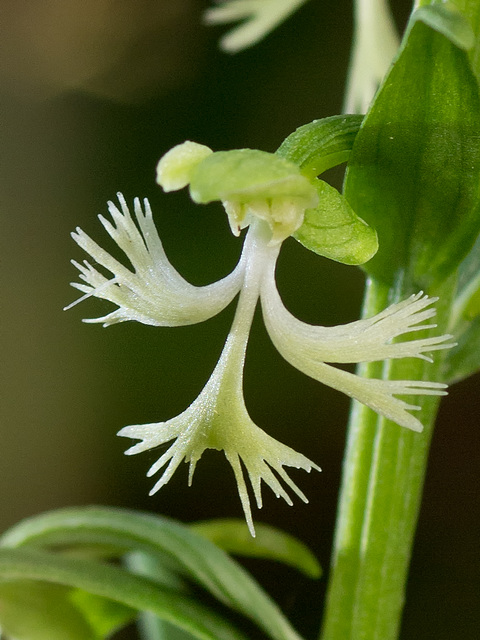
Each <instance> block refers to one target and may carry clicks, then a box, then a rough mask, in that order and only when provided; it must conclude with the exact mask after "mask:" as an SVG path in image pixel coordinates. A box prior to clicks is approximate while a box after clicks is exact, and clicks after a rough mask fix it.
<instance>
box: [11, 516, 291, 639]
mask: <svg viewBox="0 0 480 640" xmlns="http://www.w3.org/2000/svg"><path fill="white" fill-rule="evenodd" d="M98 544H106V545H111V546H113V547H116V548H117V549H118V553H119V554H122V553H124V552H125V551H130V550H132V551H144V552H146V553H148V554H152V555H155V556H157V555H158V556H159V557H160V558H168V560H169V562H170V565H171V566H176V567H177V568H178V569H179V570H180V571H181V572H183V574H184V575H186V576H188V577H189V578H190V579H193V580H195V581H196V582H197V583H199V584H200V585H201V586H203V587H204V588H205V589H207V590H208V591H209V592H210V593H211V594H212V595H213V596H214V597H216V598H217V599H218V600H220V602H223V603H224V604H226V605H227V606H229V607H231V608H232V609H235V610H236V611H239V612H240V613H242V614H243V615H245V616H247V617H248V618H250V619H251V620H253V621H254V622H255V623H256V624H257V625H258V626H259V627H260V628H262V629H263V630H264V631H265V632H266V633H267V635H268V636H269V637H271V638H273V639H274V640H299V638H300V636H299V635H298V634H297V633H296V632H295V630H294V629H293V628H292V627H291V625H290V623H289V622H288V620H287V619H286V618H285V617H284V616H283V614H282V613H281V611H280V610H279V608H278V607H277V606H276V604H275V603H274V602H273V601H272V600H271V599H270V597H269V596H268V595H267V594H266V593H265V592H264V591H263V590H262V589H261V587H260V586H259V585H258V584H257V583H256V582H255V581H254V580H253V578H251V577H250V576H249V574H248V573H247V572H246V571H245V570H244V569H243V568H242V567H241V566H240V565H238V564H237V563H236V562H234V561H233V560H232V559H231V558H230V557H229V556H228V555H226V554H225V553H224V552H223V551H222V550H221V549H218V548H217V547H215V546H214V545H213V544H212V543H211V542H209V541H208V540H206V539H205V538H203V537H201V536H199V535H198V534H195V533H194V532H193V531H190V530H189V529H188V527H186V526H184V525H182V524H180V523H177V522H175V521H174V520H171V519H169V518H165V517H159V516H153V515H151V514H147V513H139V512H133V511H128V510H124V509H113V508H106V507H84V508H77V509H63V510H59V511H54V512H50V513H46V514H43V515H40V516H36V517H34V518H30V519H27V520H25V521H23V522H21V523H19V524H18V525H16V526H15V527H13V528H12V529H10V530H9V531H7V532H6V533H5V534H4V535H3V536H2V538H0V545H1V546H4V547H19V546H25V545H28V546H29V547H47V548H48V547H50V548H72V547H80V548H81V547H82V546H83V545H86V546H87V547H91V546H92V545H98ZM172 562H173V565H172Z"/></svg>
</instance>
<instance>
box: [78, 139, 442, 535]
mask: <svg viewBox="0 0 480 640" xmlns="http://www.w3.org/2000/svg"><path fill="white" fill-rule="evenodd" d="M158 182H159V184H160V185H161V186H162V187H163V188H164V190H165V191H172V190H178V189H181V188H183V187H185V186H187V185H189V189H190V194H191V197H192V199H193V200H194V201H195V202H197V203H207V202H211V201H213V200H220V201H221V202H222V203H223V206H224V208H225V211H226V213H227V216H228V220H229V223H230V227H231V229H232V232H233V233H234V234H235V235H239V234H240V232H241V230H242V229H244V228H247V227H248V231H247V233H246V236H245V241H244V245H243V251H242V254H241V257H240V260H239V263H238V265H237V267H236V268H235V269H234V270H233V271H232V273H231V274H230V275H228V276H226V277H225V278H223V279H221V280H219V281H218V282H215V283H213V284H210V285H208V286H201V287H197V286H193V285H191V284H190V283H188V282H187V281H186V280H184V279H183V277H182V276H181V275H180V274H179V273H178V272H177V271H176V270H175V269H174V267H173V266H172V265H171V264H170V262H169V261H168V258H167V256H166V255H165V252H164V250H163V247H162V243H161V241H160V238H159V236H158V233H157V231H156V228H155V225H154V222H153V218H152V212H151V209H150V205H149V203H148V201H147V200H144V203H143V205H142V204H141V202H140V201H139V200H138V199H136V200H135V202H134V207H133V208H134V216H132V214H131V213H130V210H129V208H128V206H127V203H126V201H125V199H124V198H123V196H122V195H121V194H118V198H119V203H120V207H118V206H117V205H115V204H113V203H112V202H110V203H109V211H110V215H111V218H112V221H113V224H112V222H110V221H108V220H106V219H105V218H104V217H103V216H100V221H101V223H102V224H103V226H104V227H105V229H106V231H107V232H108V234H109V235H110V236H111V237H112V238H113V240H114V241H115V242H116V243H117V244H118V246H119V247H120V248H121V249H122V250H123V252H124V253H125V255H126V257H127V258H128V260H129V262H130V265H131V267H126V266H124V265H123V264H121V263H120V262H118V261H117V260H116V259H115V258H113V257H112V256H111V255H109V254H108V253H107V252H106V251H104V250H103V249H102V248H101V247H100V246H99V245H98V244H97V243H96V242H94V241H93V240H92V239H91V238H90V237H89V236H88V235H87V234H85V233H84V232H83V231H81V230H80V229H77V230H76V231H75V232H74V233H73V234H72V235H73V238H74V240H75V241H76V242H77V243H78V244H79V245H80V247H82V249H84V250H85V251H86V252H87V253H88V254H90V256H91V257H92V258H93V260H94V261H95V262H96V263H97V265H99V266H100V267H103V268H104V269H105V270H106V271H108V272H109V273H110V274H112V275H111V276H108V277H106V276H104V275H103V274H101V273H100V271H98V270H97V268H96V267H95V266H92V265H91V264H90V263H89V262H87V261H84V263H83V264H79V263H76V262H74V264H75V265H76V266H77V267H78V269H79V271H80V278H81V280H82V281H83V282H82V283H74V284H73V286H74V287H75V288H77V289H79V290H80V291H82V292H83V293H84V296H82V298H80V300H82V299H84V298H85V297H89V296H95V297H97V298H103V299H105V300H109V301H110V302H112V303H114V304H115V305H116V306H117V308H116V309H115V310H114V311H112V312H111V313H109V314H108V315H106V316H103V317H100V318H95V319H91V320H87V322H102V323H103V324H104V326H108V325H111V324H113V323H117V322H122V321H126V320H137V321H138V322H143V323H145V324H151V325H156V326H179V325H186V324H192V323H196V322H202V321H203V320H206V319H208V318H210V317H212V316H214V315H215V314H217V313H219V312H220V311H221V310H222V309H224V308H225V307H226V306H227V305H228V304H229V303H230V302H231V301H232V300H233V298H234V297H235V296H236V295H237V294H239V298H238V303H237V308H236V313H235V317H234V320H233V324H232V327H231V330H230V332H229V334H228V337H227V339H226V342H225V346H224V349H223V351H222V354H221V356H220V359H219V361H218V363H217V365H216V367H215V369H214V371H213V373H212V375H211V377H210V379H209V381H208V382H207V384H206V385H205V387H204V389H203V391H202V392H201V393H200V395H199V396H198V398H197V399H196V400H195V401H194V402H193V403H192V404H191V405H190V406H189V407H188V409H186V410H185V411H184V412H183V413H181V414H180V415H178V416H176V417H174V418H171V419H170V420H167V421H165V422H158V423H151V424H143V425H132V426H128V427H124V428H123V429H122V430H121V431H120V432H119V435H120V436H124V437H128V438H132V439H135V440H139V441H140V442H138V443H136V444H134V445H133V446H132V447H131V448H129V449H128V450H127V451H126V454H128V455H132V454H136V453H140V452H142V451H147V450H149V449H152V448H155V447H160V446H162V445H165V444H166V443H171V444H170V446H169V447H168V448H167V449H166V450H164V451H163V453H162V454H161V456H160V457H159V459H158V460H157V461H156V462H155V463H154V464H153V466H152V467H151V468H150V470H149V471H148V474H147V475H148V476H153V475H155V474H156V473H157V472H160V471H162V470H163V471H162V473H161V475H160V478H159V479H158V481H157V482H156V484H155V485H154V487H153V489H152V490H151V492H150V495H152V494H154V493H155V492H157V491H158V490H159V489H160V488H161V487H162V486H163V485H165V484H166V483H167V482H168V481H169V480H170V478H171V477H172V475H173V473H174V472H175V470H176V469H177V467H178V466H179V464H180V462H181V461H182V460H185V461H186V462H188V463H189V465H190V467H189V484H190V483H191V482H192V477H193V473H194V470H195V466H196V464H197V462H198V460H199V459H200V457H201V456H202V454H203V452H204V451H205V449H217V450H223V451H224V452H225V456H226V458H227V460H228V462H229V463H230V465H231V466H232V469H233V472H234V475H235V479H236V482H237V485H238V492H239V495H240V500H241V503H242V506H243V510H244V513H245V518H246V521H247V523H248V527H249V529H250V532H251V533H252V535H254V534H255V532H254V526H253V520H252V514H251V507H250V498H249V493H248V489H247V484H246V480H245V474H244V471H243V470H242V466H241V463H243V465H244V468H245V470H246V474H247V475H248V478H249V480H250V483H251V485H252V489H253V494H254V497H255V500H256V504H257V506H258V507H259V508H260V507H261V506H262V495H261V482H262V480H263V481H264V482H265V483H266V484H267V485H268V486H269V487H270V488H271V489H272V491H273V492H274V493H275V495H276V496H277V497H282V498H283V499H284V500H285V501H286V502H287V503H288V504H291V498H290V495H289V493H288V492H287V489H290V491H291V492H293V493H295V494H296V495H297V496H298V497H300V498H301V499H302V500H303V501H305V502H307V498H306V497H305V495H304V494H303V493H302V491H301V490H300V489H299V488H298V487H297V485H296V484H295V483H294V482H293V481H292V480H291V478H290V477H289V476H288V474H287V473H286V471H285V469H284V467H295V468H299V469H304V470H305V471H308V472H310V470H311V469H315V470H317V471H320V468H319V467H318V466H317V465H316V464H315V463H314V462H312V461H311V460H309V459H308V458H306V457H305V456H304V455H302V454H300V453H297V452H295V451H294V450H293V449H291V448H289V447H288V446H286V445H284V444H281V443H280V442H278V441H276V440H275V439H274V438H272V437H271V436H269V435H267V434H266V433H265V432H264V431H263V430H261V429H260V428H259V427H258V426H257V425H256V424H254V423H253V421H252V420H251V418H250V416H249V414H248V412H247V409H246V407H245V402H244V399H243V389H242V388H243V367H244V361H245V352H246V348H247V342H248V337H249V332H250V327H251V324H252V320H253V316H254V312H255V308H256V306H257V303H258V302H259V301H260V303H261V307H262V313H263V318H264V322H265V326H266V328H267V331H268V333H269V335H270V338H271V339H272V342H273V344H274V345H275V347H276V348H277V349H278V351H279V352H280V354H281V355H282V356H283V357H284V358H285V359H286V360H287V361H288V362H290V363H291V364H292V365H293V366H294V367H296V368H297V369H299V370H300V371H302V372H304V373H305V374H307V375H308V376H311V377H312V378H315V379H316V380H319V381H320V382H323V383H325V384H327V385H330V386H331V387H334V388H336V389H338V390H340V391H343V392H344V393H346V394H347V395H348V396H350V397H351V398H354V399H356V400H358V401H359V402H362V403H364V404H365V405H367V406H369V407H371V408H372V409H374V410H375V411H376V412H378V413H379V414H381V415H384V416H385V417H387V418H389V419H390V420H392V421H394V422H396V423H397V424H398V425H401V426H403V427H407V428H408V429H412V430H414V431H421V429H422V425H421V423H420V421H419V420H418V419H417V418H415V417H414V416H413V415H412V414H411V413H410V411H412V410H415V409H418V407H417V406H415V405H413V404H409V403H407V402H405V401H404V400H401V399H399V398H397V397H396V396H398V395H400V396H405V395H407V396H408V395H426V394H427V395H432V394H433V395H442V394H445V385H443V384H439V383H435V382H430V381H423V380H420V381H411V380H398V381H386V380H377V379H366V378H362V377H360V376H358V375H355V374H353V373H349V372H346V371H343V370H340V369H338V368H335V367H333V366H332V365H331V364H330V363H345V362H354V363H357V362H367V361H374V360H383V359H386V358H405V357H416V358H423V359H426V360H430V356H429V355H428V354H430V353H431V352H433V351H435V350H437V349H445V348H447V347H449V346H451V345H450V344H449V343H448V340H449V338H450V336H446V335H443V336H437V337H422V338H418V339H410V340H407V341H403V342H393V343H392V341H393V340H394V339H395V338H398V337H399V336H403V335H404V334H409V333H414V332H416V331H419V330H425V329H431V328H433V327H435V326H436V325H435V324H432V323H431V322H429V321H430V320H431V318H432V317H433V316H434V315H435V310H434V309H433V307H432V305H433V303H434V302H435V301H436V298H430V297H428V296H427V295H423V294H422V293H421V292H420V293H417V294H415V295H412V296H411V297H410V298H408V299H406V300H404V301H403V302H400V303H397V304H393V305H392V306H390V307H388V308H387V309H385V310H384V311H383V312H381V313H379V314H378V315H376V316H374V317H372V318H368V319H363V320H360V321H357V322H352V323H350V324H345V325H341V326H337V327H321V326H312V325H309V324H306V323H304V322H301V321H300V320H298V319H296V318H295V317H294V316H293V315H291V313H290V312H289V311H288V310H287V309H286V308H285V306H284V305H283V303H282V300H281V298H280V295H279V293H278V291H277V287H276V283H275V266H276V262H277V258H278V255H279V252H280V249H281V246H282V243H283V242H284V240H285V239H286V238H288V237H289V236H291V235H293V234H295V237H297V238H298V239H300V240H301V241H302V237H306V235H308V234H306V231H305V225H307V226H308V225H310V226H311V227H312V229H314V231H315V233H316V234H317V241H318V237H319V235H318V234H320V236H321V237H322V238H323V239H324V240H323V241H324V254H325V255H329V256H330V255H334V257H335V255H336V256H337V257H338V252H339V251H343V254H342V255H343V261H344V262H350V263H352V262H355V259H356V260H357V262H358V261H359V260H360V258H359V256H360V254H361V260H363V261H365V260H366V259H368V258H369V257H371V255H373V253H375V251H376V248H377V243H376V235H375V232H374V231H373V230H372V229H370V227H368V226H367V225H366V223H364V222H363V221H362V220H360V219H359V218H356V217H352V216H354V214H353V212H350V211H347V213H345V211H346V210H343V209H342V210H341V211H340V210H339V209H338V207H337V209H335V211H334V212H333V214H332V216H333V217H331V218H328V215H330V214H324V217H323V218H322V220H321V221H320V222H319V219H318V217H315V216H316V215H317V214H318V212H320V213H322V211H323V210H322V205H321V200H322V198H326V199H327V200H328V198H329V194H330V195H331V191H334V190H333V189H332V187H329V186H328V185H327V186H325V183H321V182H320V181H318V180H317V179H316V178H314V179H311V178H309V177H306V176H305V175H303V174H302V173H301V171H300V169H299V167H298V166H297V165H296V164H294V163H292V162H290V161H288V160H286V159H285V158H282V157H280V156H279V155H277V154H270V153H265V152H262V151H255V150H251V149H242V150H235V151H227V152H217V153H213V152H212V151H211V150H210V149H209V148H208V147H205V146H203V145H199V144H196V143H194V142H189V141H188V142H185V143H184V144H182V145H178V146H177V147H174V148H173V149H172V150H170V151H169V152H168V153H167V154H166V155H165V156H164V157H163V158H162V159H161V160H160V162H159V165H158ZM330 190H331V191H330ZM334 197H335V198H337V200H335V202H337V201H338V198H341V197H342V196H340V194H338V192H336V195H335V196H334ZM337 204H338V202H337ZM339 211H340V213H339ZM322 215H323V214H322ZM342 216H343V217H342ZM345 216H347V218H348V219H345ZM339 229H340V230H341V239H339V238H338V237H337V236H338V233H337V232H338V230H339ZM352 229H353V230H354V232H353V231H352ZM307 231H308V229H307ZM336 233H337V235H335V234H336ZM302 234H303V236H302ZM322 234H323V235H322ZM359 239H360V240H362V241H361V242H360V240H359ZM317 244H318V242H317ZM360 245H361V247H360ZM339 247H341V249H339ZM359 247H360V248H359ZM365 247H367V248H366V249H365ZM353 254H355V255H354V257H353V258H352V255H353ZM355 256H356V258H355ZM74 304H75V303H74ZM327 363H329V364H327Z"/></svg>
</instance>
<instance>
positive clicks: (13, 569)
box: [0, 549, 246, 640]
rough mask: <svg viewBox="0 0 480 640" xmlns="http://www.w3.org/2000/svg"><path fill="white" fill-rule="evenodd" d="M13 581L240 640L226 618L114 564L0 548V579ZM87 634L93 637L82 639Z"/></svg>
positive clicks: (204, 637)
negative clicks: (68, 590)
mask: <svg viewBox="0 0 480 640" xmlns="http://www.w3.org/2000/svg"><path fill="white" fill-rule="evenodd" d="M18 580H21V581H25V580H33V581H41V582H51V583H54V584H55V585H63V586H68V587H75V588H78V589H82V590H84V591H86V592H88V593H90V594H93V595H95V596H100V597H102V598H107V599H110V600H113V601H114V602H117V603H120V604H122V605H124V606H125V607H129V608H132V609H136V610H139V611H151V612H152V613H155V614H156V615H157V616H159V617H161V618H163V619H165V620H167V621H169V622H172V623H173V624H175V625H177V626H179V627H181V628H183V629H186V630H187V631H189V632H190V633H192V634H193V635H194V636H195V637H196V638H199V639H200V640H220V639H222V640H233V639H236V640H246V639H245V636H243V634H241V633H239V632H238V631H237V630H236V629H235V628H234V627H233V626H232V625H231V624H230V623H228V622H227V621H226V620H224V619H223V618H221V617H220V616H218V615H217V614H215V613H214V612H212V611H210V610H209V609H207V608H206V607H204V606H201V605H199V604H198V603H197V602H195V601H194V600H192V599H190V598H187V597H186V596H185V595H184V594H178V593H176V592H174V591H169V590H167V589H162V588H161V587H159V585H158V584H157V583H155V582H152V581H151V580H148V579H147V578H142V577H140V576H136V575H133V574H131V573H129V572H128V571H125V570H124V569H121V568H120V567H116V566H109V565H105V564H100V563H97V562H92V561H90V560H82V559H80V558H69V557H65V556H62V555H61V554H58V553H47V552H45V551H37V550H32V549H0V583H1V582H8V581H18ZM90 637H92V638H94V636H87V637H86V638H87V640H90ZM44 638H45V640H46V639H47V636H44ZM50 638H51V637H49V640H50ZM67 638H69V637H68V636H67ZM71 638H72V640H73V638H75V636H71ZM77 638H78V639H80V636H77ZM39 639H40V637H39ZM28 640H30V638H29V639H28ZM42 640H43V639H42ZM59 640H60V637H59ZM69 640H70V638H69ZM75 640H76V638H75Z"/></svg>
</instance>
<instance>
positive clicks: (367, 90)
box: [343, 0, 400, 113]
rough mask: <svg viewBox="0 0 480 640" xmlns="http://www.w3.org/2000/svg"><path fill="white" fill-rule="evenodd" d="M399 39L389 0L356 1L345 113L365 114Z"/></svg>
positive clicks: (388, 65)
mask: <svg viewBox="0 0 480 640" xmlns="http://www.w3.org/2000/svg"><path fill="white" fill-rule="evenodd" d="M399 44H400V40H399V37H398V33H397V29H396V27H395V22H394V20H393V16H392V14H391V11H390V6H389V4H388V0H355V10H354V33H353V46H352V53H351V57H350V66H349V70H348V78H347V87H346V92H345V101H344V106H343V111H344V113H366V112H367V111H368V107H369V106H370V103H371V101H372V100H373V97H374V95H375V93H376V91H377V89H378V87H379V86H380V84H381V82H382V80H383V78H384V77H385V74H386V73H387V71H388V68H389V67H390V64H391V63H392V60H393V57H394V56H395V53H396V52H397V50H398V47H399Z"/></svg>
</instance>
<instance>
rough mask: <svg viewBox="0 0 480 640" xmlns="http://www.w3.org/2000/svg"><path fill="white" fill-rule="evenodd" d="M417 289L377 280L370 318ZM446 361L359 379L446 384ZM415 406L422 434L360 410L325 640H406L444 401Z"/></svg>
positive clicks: (377, 366) (367, 306) (368, 368)
mask: <svg viewBox="0 0 480 640" xmlns="http://www.w3.org/2000/svg"><path fill="white" fill-rule="evenodd" d="M440 288H441V292H440V291H439V292H438V294H441V296H442V302H441V303H437V305H436V306H437V319H436V321H437V322H438V325H439V326H438V328H437V329H436V330H435V331H436V332H437V333H438V332H439V331H440V332H441V331H442V328H443V327H445V326H446V320H447V315H448V311H449V302H450V299H451V295H452V294H453V289H454V281H453V279H452V282H448V283H444V284H443V285H442V286H441V287H440ZM412 289H413V287H412V285H408V283H407V282H406V280H405V279H403V282H400V281H399V283H398V286H396V287H395V289H394V290H392V289H389V287H388V286H387V285H385V284H382V283H379V282H376V281H372V280H370V281H369V282H368V284H367V290H366V295H365V303H364V309H363V317H369V316H371V315H373V314H375V313H378V312H379V311H381V310H382V309H384V308H385V307H386V306H387V305H388V304H391V303H394V302H398V301H400V300H402V299H404V298H405V297H407V296H408V295H410V294H411V293H412V292H413V291H412ZM415 292H416V291H415ZM436 293H437V292H431V295H435V294H436ZM439 304H441V306H440V308H438V307H439ZM443 354H444V352H443V351H440V352H438V353H437V354H436V355H435V359H434V363H433V364H432V363H429V362H425V361H424V360H421V359H414V358H409V359H404V360H394V361H386V362H384V363H378V362H375V363H366V364H362V365H360V367H359V371H358V373H359V374H360V375H362V376H368V377H381V378H383V379H407V380H408V379H410V380H427V379H429V380H440V378H439V371H440V367H441V362H442V355H443ZM414 404H419V405H421V413H420V414H419V417H420V420H421V421H422V424H423V425H424V430H423V432H422V433H415V432H413V431H410V430H408V429H406V428H404V427H400V426H398V425H396V424H394V423H393V422H390V421H388V420H386V419H385V418H383V417H381V416H378V415H377V414H376V413H374V412H373V411H372V410H371V409H369V408H367V407H364V406H360V405H359V404H358V403H356V402H354V403H353V406H352V411H351V416H350V422H349V427H348V440H347V449H346V455H345V460H344V467H343V480H342V487H341V492H340V498H339V507H338V512H337V528H336V533H335V541H334V550H333V559H332V567H331V575H330V582H329V588H328V593H327V603H326V609H325V617H324V623H323V629H322V633H321V636H320V637H321V640H395V639H396V638H398V634H399V629H400V619H401V613H402V608H403V603H404V598H405V585H406V580H407V574H408V566H409V561H410V557H411V551H412V545H413V538H414V533H415V527H416V523H417V518H418V512H419V507H420V501H421V496H422V489H423V483H424V477H425V470H426V466H427V458H428V450H429V446H430V441H431V436H432V431H433V426H434V422H435V417H436V414H437V411H438V405H439V398H438V397H437V396H422V397H421V398H419V401H418V403H417V402H416V399H415V402H414Z"/></svg>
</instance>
